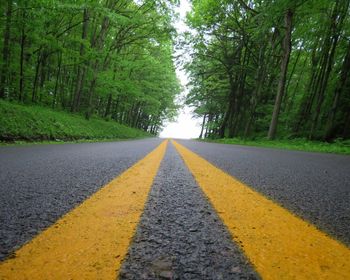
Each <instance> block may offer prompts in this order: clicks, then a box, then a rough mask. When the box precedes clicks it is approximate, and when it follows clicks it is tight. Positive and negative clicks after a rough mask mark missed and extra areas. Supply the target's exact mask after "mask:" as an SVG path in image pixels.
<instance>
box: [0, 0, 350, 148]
mask: <svg viewBox="0 0 350 280" xmlns="http://www.w3.org/2000/svg"><path fill="white" fill-rule="evenodd" d="M189 2H190V3H191V5H192V9H191V11H190V12H189V13H188V14H187V19H186V23H187V25H188V27H189V29H188V30H189V31H187V32H185V33H184V34H182V35H181V36H179V34H177V32H176V30H175V28H174V21H175V20H176V13H175V10H176V9H175V7H176V6H178V4H179V1H177V0H143V1H142V0H134V1H132V0H120V1H115V0H103V1H100V0H98V1H96V0H89V1H85V0H75V1H68V0H56V1H47V0H17V1H15V0H3V1H2V2H1V3H2V5H1V7H0V13H1V27H0V35H1V38H2V40H1V42H0V49H1V52H2V54H1V64H0V66H1V68H0V71H1V72H0V98H2V99H5V100H9V101H15V102H19V103H23V104H38V105H41V106H47V107H51V108H53V109H55V110H64V111H69V112H71V113H76V114H81V115H83V116H85V118H86V119H90V118H91V116H99V117H102V118H105V119H112V120H115V121H117V122H119V123H121V124H125V125H127V126H131V127H135V128H139V129H143V130H145V131H148V132H150V133H153V134H158V133H159V131H160V130H161V128H162V126H163V124H164V121H165V120H168V119H173V118H174V117H175V116H176V113H177V109H178V107H179V105H177V104H176V102H175V100H176V98H177V96H178V95H179V93H180V92H181V86H180V83H179V81H178V79H177V77H176V72H175V62H176V61H175V58H177V60H178V61H177V63H179V61H182V64H183V65H184V69H185V70H186V71H187V73H188V76H189V81H190V82H189V84H188V85H187V87H188V89H189V94H188V95H187V97H186V101H185V103H186V104H187V106H190V107H192V108H193V111H194V115H195V117H198V118H201V119H202V132H201V135H200V138H202V137H203V138H204V137H206V138H235V137H238V138H244V139H255V138H268V139H275V138H284V139H293V138H303V139H310V140H321V141H334V140H339V139H349V138H350V78H349V76H350V75H349V74H350V73H349V72H350V34H349V33H350V17H349V13H350V12H349V2H350V0H332V1H329V0H269V1H266V0H192V1H189ZM176 46H177V49H178V50H179V51H180V52H181V51H182V53H183V55H181V54H180V55H178V52H175V49H176ZM175 55H176V56H175ZM187 57H189V59H186V58H187Z"/></svg>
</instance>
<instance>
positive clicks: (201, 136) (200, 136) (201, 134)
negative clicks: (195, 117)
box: [199, 113, 207, 139]
mask: <svg viewBox="0 0 350 280" xmlns="http://www.w3.org/2000/svg"><path fill="white" fill-rule="evenodd" d="M206 117H207V114H206V113H205V114H204V116H203V122H202V128H201V133H200V134H199V139H202V138H203V131H204V125H205V118H206Z"/></svg>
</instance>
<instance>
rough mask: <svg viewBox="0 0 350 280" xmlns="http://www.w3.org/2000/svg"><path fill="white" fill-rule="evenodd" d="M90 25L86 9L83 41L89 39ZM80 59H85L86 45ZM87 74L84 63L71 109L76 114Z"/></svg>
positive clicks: (82, 49)
mask: <svg viewBox="0 0 350 280" xmlns="http://www.w3.org/2000/svg"><path fill="white" fill-rule="evenodd" d="M88 24H89V12H88V9H87V8H85V9H84V12H83V30H82V35H81V39H82V40H83V41H85V40H86V37H87V32H88ZM79 53H80V59H82V60H83V59H84V54H85V45H84V43H81V44H80V51H79ZM85 72H86V65H85V62H84V63H83V65H82V66H79V67H78V74H77V80H76V87H75V93H74V98H73V103H72V107H71V111H72V112H76V111H78V110H79V106H80V99H81V92H82V88H83V83H84V79H85Z"/></svg>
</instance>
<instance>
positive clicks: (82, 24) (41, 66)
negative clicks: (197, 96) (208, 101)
mask: <svg viewBox="0 0 350 280" xmlns="http://www.w3.org/2000/svg"><path fill="white" fill-rule="evenodd" d="M176 2H177V1H170V2H169V1H163V0H148V1H132V0H121V1H83V0H77V1H66V0H55V1H46V0H28V1H7V2H6V4H4V5H1V7H0V14H1V15H4V16H3V17H1V18H0V26H1V27H0V38H1V40H0V49H1V50H3V54H4V53H6V54H8V56H7V57H6V55H5V56H4V55H1V56H0V60H1V61H0V62H1V63H0V66H1V68H0V76H1V79H0V97H2V98H4V99H7V100H14V101H18V102H21V103H23V104H40V105H42V106H49V107H52V108H54V109H58V110H62V109H63V110H66V111H71V112H78V113H80V114H81V115H84V116H85V117H86V118H87V119H89V118H91V117H92V116H94V115H95V116H99V117H104V118H108V119H111V120H114V121H117V122H119V123H122V124H125V125H127V126H131V127H135V128H139V129H142V130H145V131H148V132H150V133H152V134H157V133H158V132H159V130H160V128H161V127H162V125H163V122H164V120H166V119H168V118H172V117H173V116H174V115H175V114H176V104H175V98H176V96H177V95H178V94H179V93H180V90H181V89H180V85H179V82H178V80H177V78H176V74H175V67H174V65H173V60H172V55H173V44H174V43H173V40H174V34H175V33H174V28H173V27H172V20H173V18H174V14H173V5H175V4H176ZM8 11H11V12H8ZM6 38H8V40H7V43H6V40H5V39H6ZM7 45H8V50H6V46H7Z"/></svg>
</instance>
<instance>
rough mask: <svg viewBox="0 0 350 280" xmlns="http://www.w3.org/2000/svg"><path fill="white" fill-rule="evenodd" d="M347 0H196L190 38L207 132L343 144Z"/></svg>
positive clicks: (196, 98)
mask: <svg viewBox="0 0 350 280" xmlns="http://www.w3.org/2000/svg"><path fill="white" fill-rule="evenodd" d="M349 3H350V1H349V0H334V1H328V0H306V1H305V0H280V1H260V0H250V1H246V0H232V1H226V0H218V1H214V0H201V1H193V9H192V11H191V12H190V13H189V14H188V16H187V23H188V25H189V26H190V27H191V28H192V30H194V31H192V32H191V31H190V32H189V33H188V34H185V36H184V37H183V40H184V45H185V46H187V48H186V49H185V52H186V53H189V55H190V59H189V60H188V61H187V63H186V69H187V71H188V74H189V77H190V85H191V88H190V93H189V94H188V96H187V101H186V103H187V104H188V105H189V106H192V107H193V108H194V112H195V114H196V116H197V117H199V118H201V119H202V132H201V134H200V136H199V137H200V138H209V139H218V138H225V139H223V140H217V141H219V142H225V143H227V142H232V143H252V144H254V145H260V144H261V145H268V146H285V147H295V148H298V147H305V149H307V150H313V149H314V148H313V147H315V149H316V150H318V149H320V150H323V149H324V150H325V151H326V150H328V149H329V151H332V150H333V148H325V147H331V146H332V145H333V146H334V150H339V151H340V150H342V149H343V146H342V145H340V146H339V145H338V143H340V142H342V141H343V143H349V142H346V141H349V139H350V94H349V93H350V16H349V15H350V10H349ZM264 137H265V138H264ZM226 138H234V139H233V140H228V139H226ZM237 139H246V140H242V141H243V142H242V141H241V140H237ZM251 139H269V140H276V139H277V140H276V142H268V141H265V140H257V141H249V140H251ZM278 139H287V140H281V141H280V140H278ZM293 139H295V140H293ZM300 139H304V140H300ZM315 141H318V142H315ZM320 142H328V143H331V144H327V143H325V144H322V143H320ZM332 143H334V144H332ZM303 149H304V148H303ZM345 149H347V148H345Z"/></svg>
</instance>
